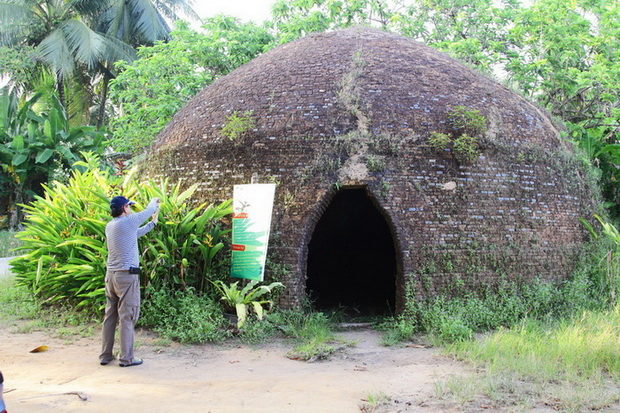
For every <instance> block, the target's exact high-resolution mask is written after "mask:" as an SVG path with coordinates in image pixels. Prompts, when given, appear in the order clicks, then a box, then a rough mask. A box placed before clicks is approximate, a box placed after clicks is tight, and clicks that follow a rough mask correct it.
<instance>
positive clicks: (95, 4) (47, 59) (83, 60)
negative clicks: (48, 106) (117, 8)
mask: <svg viewBox="0 0 620 413" xmlns="http://www.w3.org/2000/svg"><path fill="white" fill-rule="evenodd" d="M108 7H109V2H108V1H100V0H85V1H61V0H53V1H32V0H12V1H4V2H1V3H0V27H2V29H1V33H0V34H1V36H0V44H2V45H5V46H19V45H24V44H26V45H32V46H35V48H36V49H35V53H36V55H35V58H36V59H37V60H39V61H41V62H42V63H43V64H44V65H45V67H47V68H48V69H49V70H50V72H51V73H53V74H54V76H55V79H56V82H57V88H56V90H57V92H58V96H59V99H60V102H61V104H62V106H63V107H65V108H67V101H66V100H67V99H66V92H67V89H66V88H65V87H66V84H67V82H72V83H71V88H72V89H77V88H80V89H82V91H83V92H85V93H82V98H83V99H85V100H84V101H83V102H82V105H80V106H81V108H80V110H78V111H77V112H79V114H80V115H81V116H86V114H87V108H88V106H89V103H90V102H89V100H90V99H89V97H87V95H88V93H87V92H88V88H84V87H83V86H84V82H83V79H84V77H83V76H76V74H78V73H79V72H80V71H81V73H83V74H84V73H87V72H88V71H89V70H90V71H91V70H93V69H95V67H96V66H97V65H98V64H100V62H103V61H105V60H112V61H115V60H119V59H125V60H128V59H131V58H132V54H133V50H132V49H131V47H129V46H128V45H126V44H124V43H122V42H120V41H118V40H115V39H113V38H111V37H109V36H106V35H105V34H104V33H101V32H97V31H95V30H93V28H92V27H93V25H94V22H95V20H96V19H97V18H98V17H100V16H101V15H102V13H104V12H105V11H106V9H107V8H108ZM78 68H80V69H82V68H84V69H85V70H84V71H82V70H80V71H78V70H77V69H78ZM80 85H82V86H80ZM84 119H85V118H84V117H83V118H82V119H81V121H83V120H84Z"/></svg>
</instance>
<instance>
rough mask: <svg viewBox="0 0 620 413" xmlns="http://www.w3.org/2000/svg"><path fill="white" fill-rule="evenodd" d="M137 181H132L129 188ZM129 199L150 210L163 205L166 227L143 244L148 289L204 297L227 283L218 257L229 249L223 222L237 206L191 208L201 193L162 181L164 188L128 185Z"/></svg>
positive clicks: (158, 228)
mask: <svg viewBox="0 0 620 413" xmlns="http://www.w3.org/2000/svg"><path fill="white" fill-rule="evenodd" d="M130 178H131V175H128V177H127V178H126V182H127V180H128V179H130ZM123 187H124V188H125V191H124V193H125V194H126V195H127V196H128V197H129V198H130V199H133V200H135V201H136V202H138V204H139V205H147V203H148V202H149V200H150V199H152V198H155V197H158V198H159V199H160V204H159V205H160V207H159V211H160V212H159V214H160V221H159V222H160V223H159V225H158V226H157V227H156V228H155V229H154V230H152V231H150V232H149V233H148V234H147V235H146V236H145V237H142V238H140V240H139V246H140V251H142V254H141V256H142V262H141V264H142V267H143V269H144V272H143V285H149V284H150V285H153V287H154V288H157V289H159V288H161V287H162V286H171V287H174V288H180V289H185V288H186V287H188V286H189V287H193V288H195V289H196V290H198V291H199V292H204V291H206V290H208V288H209V282H208V281H210V280H214V279H216V278H221V277H222V274H220V273H219V271H222V270H224V269H225V270H227V269H228V268H223V267H224V266H225V264H226V260H225V258H222V260H223V261H220V260H217V259H216V255H217V253H218V252H219V251H220V250H222V248H224V246H225V245H226V243H227V242H228V241H227V238H226V235H227V234H228V232H229V231H230V230H222V229H221V227H220V221H221V220H222V218H224V217H225V216H227V215H230V214H231V213H232V206H231V205H232V200H228V201H225V202H222V203H220V204H219V205H217V206H215V205H206V204H205V203H203V204H200V205H190V204H189V202H188V200H189V199H190V198H191V196H192V195H193V194H194V192H195V191H196V188H197V185H193V186H191V187H189V188H188V189H186V190H185V191H183V192H181V191H180V184H177V185H175V186H171V185H169V183H168V181H167V180H162V181H161V182H160V184H159V185H155V184H154V183H153V182H152V181H149V182H148V183H142V184H140V185H138V184H137V183H135V182H133V183H130V182H128V184H125V185H123Z"/></svg>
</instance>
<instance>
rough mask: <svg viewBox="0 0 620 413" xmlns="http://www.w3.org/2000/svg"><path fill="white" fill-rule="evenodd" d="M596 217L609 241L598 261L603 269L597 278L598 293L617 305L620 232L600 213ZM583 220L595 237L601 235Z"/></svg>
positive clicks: (619, 273) (619, 291) (619, 285)
mask: <svg viewBox="0 0 620 413" xmlns="http://www.w3.org/2000/svg"><path fill="white" fill-rule="evenodd" d="M594 217H595V218H596V219H597V220H598V222H599V223H600V224H601V234H602V235H604V236H605V240H606V241H608V243H607V246H608V249H607V250H606V251H605V253H604V254H602V256H601V258H600V259H599V261H598V262H599V263H600V265H601V271H600V272H598V275H599V276H598V277H597V278H596V279H595V286H596V287H598V291H597V293H598V294H600V297H601V298H602V299H604V300H605V301H606V302H608V303H609V304H610V305H615V304H617V303H618V295H619V294H620V232H619V231H618V229H617V228H616V227H615V226H614V225H613V224H612V223H610V222H607V221H605V220H604V219H603V218H602V217H600V216H599V215H594ZM581 222H582V223H583V224H584V225H585V226H586V228H588V230H589V231H590V233H591V234H592V236H593V237H594V238H595V239H598V238H599V237H600V235H599V234H598V233H597V232H596V230H595V229H594V228H593V227H592V225H590V223H588V222H587V221H586V220H584V219H581ZM593 259H596V258H593Z"/></svg>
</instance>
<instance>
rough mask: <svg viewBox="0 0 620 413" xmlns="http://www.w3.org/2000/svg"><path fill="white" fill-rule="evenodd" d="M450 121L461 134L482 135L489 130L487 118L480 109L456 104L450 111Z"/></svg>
mask: <svg viewBox="0 0 620 413" xmlns="http://www.w3.org/2000/svg"><path fill="white" fill-rule="evenodd" d="M448 122H449V123H450V125H451V126H452V128H454V129H455V130H456V131H457V133H458V134H459V135H473V136H476V135H481V134H483V133H485V132H486V131H487V119H486V118H485V117H484V115H482V114H481V113H480V111H479V110H476V109H470V108H468V107H466V106H455V107H453V108H452V109H450V111H449V112H448Z"/></svg>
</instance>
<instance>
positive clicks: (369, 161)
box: [366, 155, 386, 172]
mask: <svg viewBox="0 0 620 413" xmlns="http://www.w3.org/2000/svg"><path fill="white" fill-rule="evenodd" d="M366 166H367V167H368V170H369V171H370V172H383V171H385V168H386V162H385V159H384V158H383V157H379V156H375V155H367V156H366Z"/></svg>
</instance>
